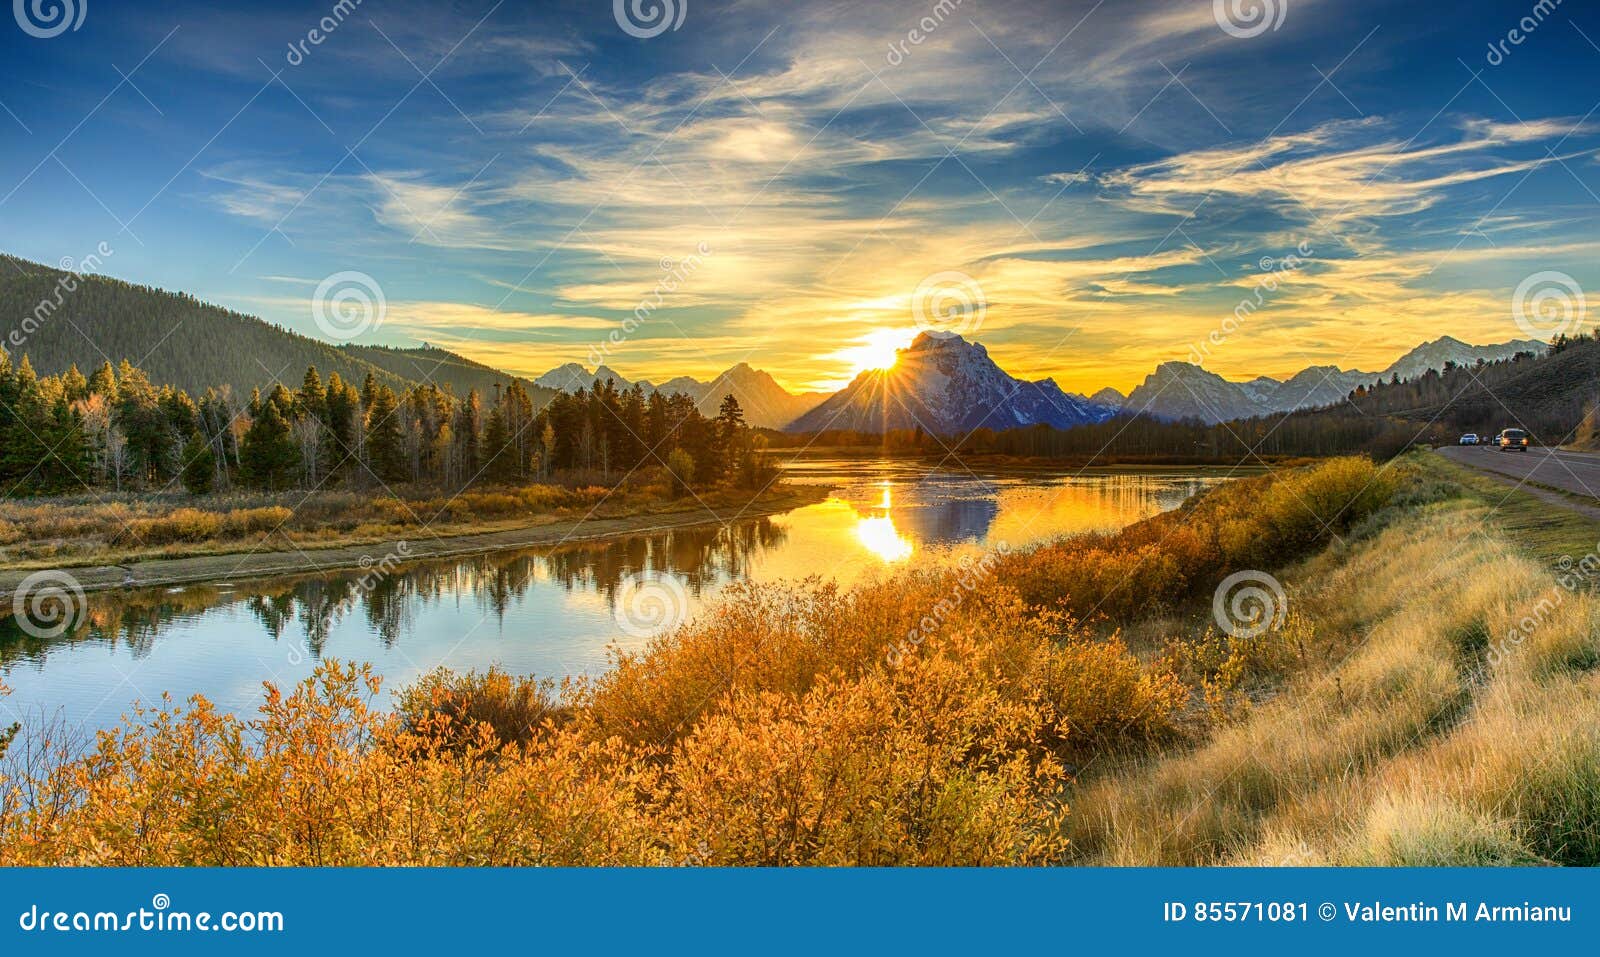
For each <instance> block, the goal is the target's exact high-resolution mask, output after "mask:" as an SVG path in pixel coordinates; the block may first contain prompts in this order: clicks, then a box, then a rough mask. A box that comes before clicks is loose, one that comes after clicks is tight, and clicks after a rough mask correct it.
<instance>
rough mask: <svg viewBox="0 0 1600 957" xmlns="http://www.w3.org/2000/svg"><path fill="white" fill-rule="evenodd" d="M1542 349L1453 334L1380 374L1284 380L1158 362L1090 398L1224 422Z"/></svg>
mask: <svg viewBox="0 0 1600 957" xmlns="http://www.w3.org/2000/svg"><path fill="white" fill-rule="evenodd" d="M1545 348H1546V346H1545V344H1544V343H1542V342H1539V341H1537V340H1534V339H1514V340H1512V341H1510V342H1504V343H1499V344H1497V345H1488V346H1474V345H1469V344H1467V343H1465V342H1462V341H1461V340H1459V339H1456V338H1454V337H1452V336H1441V337H1439V338H1438V339H1435V340H1433V341H1432V342H1424V343H1423V344H1421V345H1419V346H1417V347H1416V348H1414V349H1412V350H1411V351H1410V352H1407V353H1406V354H1405V355H1403V356H1401V357H1400V358H1399V359H1396V360H1395V361H1394V362H1393V363H1391V364H1390V365H1389V366H1388V368H1386V369H1384V370H1383V371H1382V372H1362V371H1360V370H1356V369H1350V370H1344V369H1340V368H1339V367H1337V366H1332V365H1327V366H1309V367H1307V368H1305V369H1302V370H1301V371H1299V372H1297V373H1295V374H1294V375H1293V376H1291V377H1289V378H1288V379H1284V380H1278V379H1273V378H1270V377H1268V376H1260V377H1257V378H1254V379H1250V380H1248V381H1243V382H1236V381H1229V380H1227V379H1224V378H1222V377H1221V376H1219V375H1217V374H1216V373H1215V372H1208V371H1206V370H1205V369H1202V368H1201V367H1199V366H1197V365H1194V364H1192V363H1188V362H1163V363H1162V364H1161V365H1159V366H1157V367H1156V370H1155V371H1154V372H1152V373H1150V375H1148V376H1147V377H1145V380H1144V382H1142V383H1140V384H1139V386H1138V387H1136V388H1135V389H1134V390H1133V391H1132V392H1130V393H1129V394H1128V395H1127V397H1126V398H1122V399H1121V400H1120V401H1118V398H1119V397H1118V396H1117V395H1116V393H1115V392H1114V391H1112V390H1102V391H1101V392H1097V393H1095V396H1094V399H1095V401H1097V402H1103V403H1106V404H1109V405H1117V406H1118V407H1119V408H1120V409H1121V410H1122V411H1125V412H1131V413H1143V414H1145V415H1150V416H1153V417H1155V418H1158V419H1166V420H1178V419H1199V420H1200V421H1202V422H1207V423H1216V422H1227V421H1230V420H1233V419H1246V418H1252V417H1255V416H1259V415H1270V414H1272V413H1274V412H1292V411H1294V410H1296V409H1305V408H1314V407H1317V406H1323V405H1329V404H1332V403H1334V402H1339V401H1341V400H1342V399H1344V397H1345V396H1347V395H1349V394H1350V393H1351V392H1352V391H1353V390H1354V389H1356V388H1357V387H1358V386H1370V385H1372V384H1373V383H1375V382H1379V381H1383V382H1388V381H1390V380H1392V379H1396V378H1398V379H1399V380H1400V381H1402V382H1405V381H1409V380H1411V379H1415V378H1417V377H1418V376H1420V375H1422V374H1424V373H1425V372H1427V371H1428V370H1430V369H1443V368H1444V367H1445V366H1446V365H1447V364H1451V363H1453V364H1455V365H1458V366H1470V365H1473V364H1475V363H1477V362H1478V361H1479V360H1480V359H1481V360H1483V361H1485V362H1495V361H1498V360H1501V359H1509V358H1511V357H1512V356H1514V355H1516V354H1517V353H1520V352H1531V353H1534V354H1535V355H1538V354H1541V353H1543V352H1544V350H1545Z"/></svg>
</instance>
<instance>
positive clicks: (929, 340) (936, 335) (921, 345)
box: [903, 329, 987, 352]
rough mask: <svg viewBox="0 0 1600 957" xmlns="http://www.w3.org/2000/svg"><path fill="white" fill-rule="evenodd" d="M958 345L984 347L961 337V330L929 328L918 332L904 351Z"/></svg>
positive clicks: (924, 350)
mask: <svg viewBox="0 0 1600 957" xmlns="http://www.w3.org/2000/svg"><path fill="white" fill-rule="evenodd" d="M956 346H967V347H968V348H977V349H983V346H982V345H980V344H978V343H976V342H968V341H967V340H965V339H963V338H961V333H959V332H943V331H940V330H935V329H929V330H926V331H924V332H919V333H917V337H916V338H915V339H913V340H911V345H909V346H906V347H905V349H904V350H903V351H905V352H929V351H932V350H934V349H950V348H954V347H956ZM985 351H987V350H985Z"/></svg>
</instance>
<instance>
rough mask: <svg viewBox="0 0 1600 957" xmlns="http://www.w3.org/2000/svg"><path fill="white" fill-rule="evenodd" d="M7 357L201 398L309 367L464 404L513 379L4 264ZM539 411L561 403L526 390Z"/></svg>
mask: <svg viewBox="0 0 1600 957" xmlns="http://www.w3.org/2000/svg"><path fill="white" fill-rule="evenodd" d="M0 317H4V325H3V326H0V329H3V330H4V335H5V337H4V338H0V347H3V348H4V349H5V350H6V351H8V352H9V353H11V356H12V360H13V361H16V360H17V359H19V358H20V356H21V355H22V354H23V353H26V354H27V355H28V358H29V360H30V361H31V362H32V364H33V368H34V370H35V371H36V372H37V373H38V374H39V375H41V376H48V375H58V374H60V373H63V372H65V371H66V370H67V369H68V368H69V367H70V366H73V365H76V366H77V367H78V368H79V369H80V370H84V371H87V370H90V369H96V368H99V367H100V365H101V364H103V363H105V362H108V361H109V362H110V363H111V364H112V365H116V364H118V363H120V362H122V361H123V360H124V359H126V360H128V361H129V362H131V363H133V364H134V365H135V366H137V367H138V368H139V369H140V370H141V371H142V372H143V373H144V374H145V375H147V376H148V377H149V378H150V380H151V381H153V382H159V383H162V384H164V385H171V386H174V387H175V388H178V389H183V390H185V391H188V392H192V393H194V394H196V395H198V394H200V393H202V392H204V391H205V390H206V389H208V388H212V387H215V386H221V385H228V386H231V387H232V389H233V392H234V393H235V394H236V395H241V396H244V395H249V394H250V391H251V390H252V389H257V388H261V389H269V388H271V387H272V385H273V384H274V383H275V382H276V381H278V380H279V379H282V380H284V381H286V382H289V383H294V382H296V381H298V379H299V376H300V374H301V373H302V372H304V371H305V369H306V367H308V366H316V367H317V369H318V370H320V371H321V372H322V373H323V375H330V374H332V373H338V374H339V376H340V378H342V379H344V381H346V382H362V381H364V380H365V379H366V377H367V375H368V374H371V375H373V376H374V377H375V378H376V379H377V380H378V381H379V382H381V383H383V384H385V385H387V386H389V387H390V388H393V389H396V390H401V389H404V388H405V387H407V386H409V385H411V384H414V383H420V382H424V381H431V382H433V383H435V384H437V385H438V386H439V387H440V388H445V387H448V388H449V390H450V391H451V392H453V393H454V394H455V395H457V396H465V395H466V394H467V393H468V392H469V391H471V390H473V389H476V390H477V391H478V392H479V393H480V394H487V393H488V392H489V390H490V389H491V388H492V387H493V385H494V384H495V383H496V382H499V383H502V384H504V383H505V382H506V381H507V380H508V379H510V378H511V377H509V376H507V375H505V374H504V373H500V372H497V371H496V370H494V369H491V368H489V367H488V366H484V365H480V364H479V363H476V362H473V361H471V360H470V359H466V358H463V357H462V356H459V355H456V354H455V353H452V352H447V351H444V350H441V349H434V348H430V347H423V348H420V349H392V348H383V347H378V346H354V345H347V346H333V345H330V344H329V343H326V342H322V341H320V340H317V339H312V338H310V337H308V336H302V335H300V334H298V333H294V332H290V331H288V330H287V329H283V328H281V327H279V326H275V325H272V324H271V323H268V322H264V321H263V320H261V319H258V318H256V317H255V316H249V315H245V314H244V313H239V312H234V311H232V310H230V309H224V308H222V307H220V306H214V305H211V304H209V303H204V302H201V301H200V300H198V299H196V298H194V297H193V296H190V295H188V294H186V293H175V292H167V291H166V290H162V289H155V288H152V287H150V286H140V285H135V284H133V283H128V282H123V281H121V280H117V279H110V278H106V277H103V276H95V275H78V274H75V273H69V272H64V271H62V270H60V269H56V268H53V267H51V266H45V265H40V264H39V263H34V262H29V261H27V260H25V259H18V258H16V257H14V256H6V255H3V254H0ZM519 381H520V382H521V385H522V387H523V389H524V390H526V391H527V393H528V395H529V397H530V398H531V399H532V400H533V402H534V405H535V406H536V407H543V406H544V405H545V404H546V403H547V402H548V401H549V400H550V397H551V396H552V395H553V394H554V393H553V392H552V391H551V390H549V389H544V388H540V387H538V386H535V385H533V383H531V382H528V381H527V380H519Z"/></svg>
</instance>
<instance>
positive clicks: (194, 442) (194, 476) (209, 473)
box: [182, 432, 217, 495]
mask: <svg viewBox="0 0 1600 957" xmlns="http://www.w3.org/2000/svg"><path fill="white" fill-rule="evenodd" d="M182 475H183V487H184V488H185V489H188V491H189V494H190V495H204V494H206V493H207V492H210V491H211V490H212V488H213V487H215V485H216V480H217V456H216V453H214V452H213V451H212V450H211V443H210V442H207V441H206V437H205V436H204V435H201V434H200V433H199V432H195V433H194V434H193V435H191V436H189V441H188V444H186V445H184V447H183V473H182Z"/></svg>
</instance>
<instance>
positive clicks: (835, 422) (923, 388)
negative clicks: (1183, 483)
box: [788, 332, 1116, 435]
mask: <svg viewBox="0 0 1600 957" xmlns="http://www.w3.org/2000/svg"><path fill="white" fill-rule="evenodd" d="M896 355H897V359H896V362H895V364H894V365H893V366H891V367H890V368H887V369H871V370H868V371H866V372H862V373H861V374H859V375H857V376H856V377H855V379H854V380H852V381H851V383H850V384H849V385H847V386H845V387H844V388H843V389H841V390H840V391H839V392H837V393H835V394H834V395H832V396H830V397H829V398H828V399H827V400H826V401H824V402H823V403H822V404H820V405H818V406H817V407H816V408H814V409H812V410H811V411H810V412H807V413H806V414H805V415H803V416H801V417H800V418H799V419H797V420H795V421H794V422H793V423H792V424H791V425H790V426H789V427H788V431H790V432H820V431H824V430H827V429H845V430H851V431H857V432H886V431H889V430H890V429H918V428H920V429H923V430H925V431H927V432H931V433H934V434H936V435H959V434H963V433H966V432H971V431H973V430H975V429H980V428H991V429H997V430H999V429H1010V428H1016V427H1018V426H1025V425H1049V426H1053V427H1055V428H1060V429H1066V428H1071V427H1072V426H1075V425H1083V424H1085V423H1088V422H1101V421H1104V420H1105V419H1107V418H1110V417H1111V416H1112V415H1114V414H1116V410H1115V409H1114V408H1113V407H1111V406H1108V405H1102V404H1100V403H1097V402H1091V401H1090V400H1089V399H1087V398H1085V397H1084V396H1081V395H1075V394H1071V393H1067V392H1064V391H1063V390H1062V389H1061V387H1060V386H1058V385H1056V384H1055V381H1054V380H1052V379H1040V380H1038V381H1036V382H1029V381H1025V380H1022V379H1017V378H1014V377H1013V376H1011V375H1009V374H1007V373H1006V372H1005V371H1004V370H1002V369H1001V368H1000V367H999V366H998V365H996V364H995V362H994V360H993V359H990V358H989V352H988V350H987V349H985V348H984V347H983V346H982V345H980V344H978V343H976V342H968V341H967V340H965V339H963V338H962V337H961V336H959V335H957V334H955V333H935V332H924V333H922V334H921V335H919V336H917V338H916V339H915V340H914V341H913V342H912V343H911V345H909V346H907V347H906V348H904V349H901V350H899V351H898V352H897V354H896Z"/></svg>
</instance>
